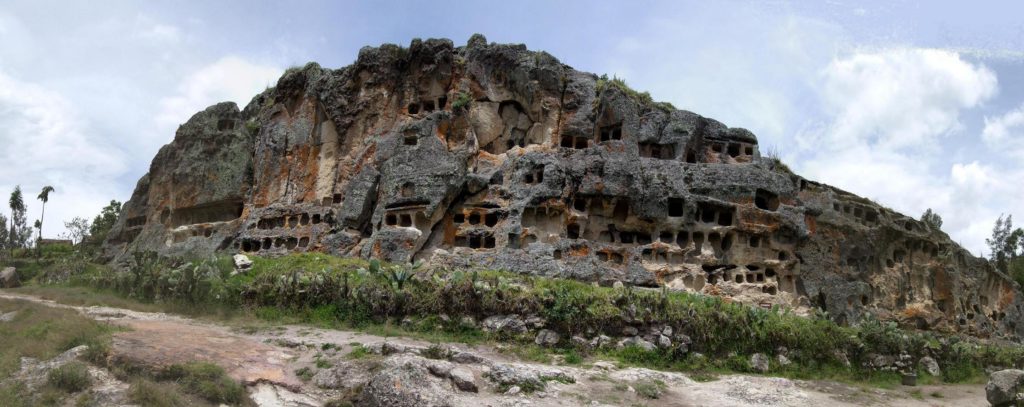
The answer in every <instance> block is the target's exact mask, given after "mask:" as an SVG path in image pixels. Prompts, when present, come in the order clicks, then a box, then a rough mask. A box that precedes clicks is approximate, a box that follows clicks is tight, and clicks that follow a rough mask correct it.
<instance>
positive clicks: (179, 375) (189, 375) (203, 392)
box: [157, 362, 248, 405]
mask: <svg viewBox="0 0 1024 407" xmlns="http://www.w3.org/2000/svg"><path fill="white" fill-rule="evenodd" d="M157 377H158V378H159V379H160V380H165V381H173V382H175V383H177V384H178V385H180V386H182V388H183V389H184V390H185V391H186V392H188V393H191V394H194V395H196V396H199V397H202V398H203V399H205V400H207V401H210V402H212V403H228V404H235V405H237V404H242V403H243V402H245V401H247V399H248V397H247V396H246V393H245V388H244V387H242V385H241V384H240V383H238V382H236V381H234V380H232V379H231V378H229V377H227V374H226V373H225V372H224V369H223V368H221V367H220V366H217V365H214V364H211V363H205V362H193V363H188V364H184V365H171V366H168V367H167V368H165V369H164V370H163V371H162V372H160V373H159V374H158V375H157Z"/></svg>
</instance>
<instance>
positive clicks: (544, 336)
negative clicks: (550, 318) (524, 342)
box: [533, 329, 561, 348]
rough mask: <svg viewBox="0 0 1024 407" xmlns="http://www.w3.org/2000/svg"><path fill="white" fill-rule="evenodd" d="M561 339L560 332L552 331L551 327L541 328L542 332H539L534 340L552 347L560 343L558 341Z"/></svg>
mask: <svg viewBox="0 0 1024 407" xmlns="http://www.w3.org/2000/svg"><path fill="white" fill-rule="evenodd" d="M560 339H561V338H560V337H559V335H558V332H555V331H552V330H550V329H541V330H540V332H538V333H537V337H536V338H535V339H534V340H533V343H536V344H537V345H539V346H543V347H546V348H550V347H553V346H555V345H558V341H559V340H560Z"/></svg>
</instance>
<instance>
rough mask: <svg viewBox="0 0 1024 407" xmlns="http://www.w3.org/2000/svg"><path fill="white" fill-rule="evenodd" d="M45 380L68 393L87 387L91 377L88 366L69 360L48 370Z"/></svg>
mask: <svg viewBox="0 0 1024 407" xmlns="http://www.w3.org/2000/svg"><path fill="white" fill-rule="evenodd" d="M46 382H47V383H49V384H50V385H51V386H53V387H56V388H58V389H61V390H63V391H65V392H68V393H77V392H80V391H82V390H85V389H87V388H89V386H90V385H91V384H92V378H90V377H89V368H88V367H86V366H85V364H83V363H81V362H70V363H67V364H65V365H63V366H60V367H57V368H55V369H53V370H51V371H50V373H49V374H48V375H47V376H46Z"/></svg>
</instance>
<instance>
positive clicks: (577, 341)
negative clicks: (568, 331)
mask: <svg viewBox="0 0 1024 407" xmlns="http://www.w3.org/2000/svg"><path fill="white" fill-rule="evenodd" d="M569 343H570V344H572V346H574V347H576V348H578V349H583V350H588V349H590V348H591V343H590V341H588V340H587V338H584V337H582V336H579V335H573V336H572V338H569Z"/></svg>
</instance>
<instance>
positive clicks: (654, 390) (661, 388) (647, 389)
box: [633, 379, 668, 400]
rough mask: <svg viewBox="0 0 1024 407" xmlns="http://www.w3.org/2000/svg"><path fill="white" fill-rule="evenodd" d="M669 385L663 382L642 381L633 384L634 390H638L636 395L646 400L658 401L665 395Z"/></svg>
mask: <svg viewBox="0 0 1024 407" xmlns="http://www.w3.org/2000/svg"><path fill="white" fill-rule="evenodd" d="M667 388H668V385H666V384H665V382H663V381H661V380H656V379H655V380H649V379H648V380H640V381H637V382H634V383H633V390H636V394H638V395H640V396H641V397H644V398H649V399H652V400H653V399H658V398H661V395H662V394H663V393H665V389H667Z"/></svg>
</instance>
